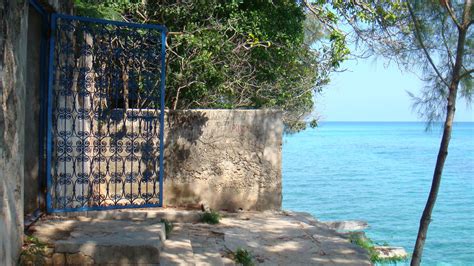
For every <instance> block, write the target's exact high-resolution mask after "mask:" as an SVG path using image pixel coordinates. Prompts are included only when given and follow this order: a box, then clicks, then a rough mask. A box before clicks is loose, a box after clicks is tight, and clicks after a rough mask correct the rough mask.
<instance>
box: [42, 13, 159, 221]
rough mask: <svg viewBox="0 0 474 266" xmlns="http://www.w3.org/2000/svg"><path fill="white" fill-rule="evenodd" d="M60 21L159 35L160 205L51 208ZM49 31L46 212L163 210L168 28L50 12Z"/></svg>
mask: <svg viewBox="0 0 474 266" xmlns="http://www.w3.org/2000/svg"><path fill="white" fill-rule="evenodd" d="M58 18H63V19H68V20H77V21H80V22H90V23H97V24H109V25H115V26H124V27H129V28H136V29H155V30H159V31H160V32H161V58H160V61H161V82H160V136H159V140H160V156H159V166H160V172H159V177H158V178H159V181H158V182H159V186H160V187H159V193H160V195H159V203H158V204H149V203H148V204H143V205H125V206H117V205H111V206H93V207H86V206H84V207H80V208H62V209H58V208H53V205H52V204H53V202H52V198H51V193H52V191H51V189H52V176H51V160H52V148H53V147H52V137H53V136H52V125H53V104H52V100H53V87H54V84H53V80H54V78H53V71H54V69H55V66H54V55H55V41H56V40H55V31H56V26H57V19H58ZM49 27H50V28H49V30H50V32H51V34H50V37H49V54H48V88H47V89H48V91H47V98H46V107H47V120H48V121H47V125H46V127H47V128H46V132H47V134H46V180H47V184H46V211H47V212H48V213H60V212H79V211H99V210H113V209H132V208H148V207H163V172H164V162H163V161H164V123H165V82H166V35H167V33H168V29H167V28H166V26H164V25H159V24H140V23H131V22H123V21H114V20H107V19H99V18H89V17H81V16H73V15H65V14H59V13H52V14H51V19H50V25H49Z"/></svg>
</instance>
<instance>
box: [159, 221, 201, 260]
mask: <svg viewBox="0 0 474 266" xmlns="http://www.w3.org/2000/svg"><path fill="white" fill-rule="evenodd" d="M160 265H163V266H174V265H182V266H185V265H196V263H195V261H194V253H193V249H192V246H191V240H190V239H189V233H188V232H187V230H185V229H184V228H182V227H180V226H177V225H175V226H174V228H173V231H172V232H171V234H170V235H169V237H168V239H166V241H165V242H164V245H163V250H162V251H161V252H160Z"/></svg>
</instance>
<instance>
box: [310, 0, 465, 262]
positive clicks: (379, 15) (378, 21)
mask: <svg viewBox="0 0 474 266" xmlns="http://www.w3.org/2000/svg"><path fill="white" fill-rule="evenodd" d="M303 2H304V3H305V4H306V5H307V6H308V8H309V9H310V10H312V12H313V13H314V14H316V15H319V13H320V10H324V9H326V10H333V11H334V12H336V13H337V14H338V15H339V18H340V20H341V21H344V22H345V23H346V25H349V26H351V28H352V29H353V35H352V37H353V39H352V41H355V42H356V43H360V44H362V47H363V48H364V49H365V51H366V52H369V53H371V54H377V55H382V56H384V57H385V58H388V59H389V60H394V61H396V62H397V63H398V64H399V65H400V66H402V67H405V68H406V69H409V70H412V71H413V70H416V68H417V67H420V68H421V70H422V73H423V77H422V78H423V80H424V81H425V82H426V86H425V87H424V88H423V89H422V91H421V95H419V96H415V95H413V94H411V95H412V96H413V99H414V108H415V109H416V110H417V111H418V112H419V114H420V116H421V117H422V118H424V119H426V120H427V121H428V125H430V124H431V122H434V121H439V120H442V119H444V124H443V128H444V130H443V135H442V137H441V143H440V146H439V151H438V156H437V160H436V165H435V169H434V173H433V180H432V184H431V190H430V193H429V197H428V200H427V203H426V206H425V209H424V211H423V214H422V216H421V219H420V226H419V231H418V236H417V239H416V243H415V248H414V252H413V256H412V261H411V265H419V264H420V262H421V257H422V253H423V247H424V244H425V240H426V236H427V232H428V226H429V223H430V221H431V214H432V212H433V208H434V206H435V202H436V198H437V195H438V191H439V187H440V184H441V177H442V173H443V167H444V164H445V161H446V158H447V156H448V147H449V142H450V139H451V133H452V129H453V121H454V114H455V110H456V100H457V99H458V98H459V97H463V98H465V99H466V100H467V101H468V102H471V101H472V75H473V73H474V63H473V62H474V36H473V35H474V34H473V31H472V28H471V26H472V24H473V22H474V20H473V5H472V0H465V1H455V0H453V1H448V0H440V1H435V0H427V1H416V0H415V1H385V0H382V1H357V0H354V1H339V0H334V1H330V2H326V1H315V2H312V3H309V2H308V1H303ZM339 25H340V24H339Z"/></svg>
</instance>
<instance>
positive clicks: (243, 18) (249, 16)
mask: <svg viewBox="0 0 474 266" xmlns="http://www.w3.org/2000/svg"><path fill="white" fill-rule="evenodd" d="M76 9H77V11H78V13H79V14H81V15H86V16H95V17H102V18H112V19H118V18H120V19H123V20H125V21H131V22H138V23H158V24H164V25H166V26H167V27H168V29H169V31H170V32H169V34H168V38H167V50H168V53H167V82H166V92H167V93H166V106H167V107H168V108H170V109H189V108H244V109H245V108H274V109H280V110H283V112H284V122H285V124H286V125H287V126H288V127H287V128H291V129H292V130H300V129H302V128H304V125H305V123H303V122H302V120H303V119H304V118H305V117H306V116H307V115H308V114H309V113H310V112H311V111H312V110H313V105H314V103H313V93H315V92H318V91H320V90H321V89H322V87H323V86H324V85H326V84H327V83H328V82H329V75H330V73H331V72H333V71H334V70H336V69H337V68H338V67H339V64H340V62H341V61H342V60H343V59H344V57H345V55H346V54H347V50H345V47H344V43H342V42H341V38H343V37H342V36H341V35H338V32H335V31H334V30H332V31H330V30H327V29H328V27H325V26H326V24H331V23H332V22H331V21H330V20H329V21H327V23H322V22H321V21H319V20H316V19H315V17H314V16H311V15H309V16H308V15H307V12H306V11H305V9H304V6H303V5H302V4H301V3H299V2H297V1H294V0H283V1H268V0H259V1H251V0H245V1H244V0H241V1H236V0H233V1H219V0H209V1H198V0H191V1H178V0H163V1H142V0H119V1H112V0H101V1H92V0H76Z"/></svg>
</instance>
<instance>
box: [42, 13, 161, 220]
mask: <svg viewBox="0 0 474 266" xmlns="http://www.w3.org/2000/svg"><path fill="white" fill-rule="evenodd" d="M165 38H166V28H165V27H164V26H161V25H145V24H133V23H125V22H116V21H108V20H100V19H91V18H83V17H77V16H67V15H60V14H53V15H52V17H51V37H50V46H49V77H48V82H49V84H48V95H47V117H48V124H47V136H46V143H47V146H46V148H47V150H46V154H47V160H46V175H47V189H48V193H47V208H48V212H64V211H84V210H100V209H116V208H133V207H149V206H161V205H162V202H163V148H164V146H163V129H164V93H165V91H164V85H165Z"/></svg>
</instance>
